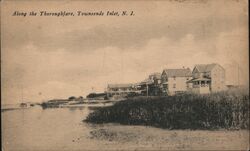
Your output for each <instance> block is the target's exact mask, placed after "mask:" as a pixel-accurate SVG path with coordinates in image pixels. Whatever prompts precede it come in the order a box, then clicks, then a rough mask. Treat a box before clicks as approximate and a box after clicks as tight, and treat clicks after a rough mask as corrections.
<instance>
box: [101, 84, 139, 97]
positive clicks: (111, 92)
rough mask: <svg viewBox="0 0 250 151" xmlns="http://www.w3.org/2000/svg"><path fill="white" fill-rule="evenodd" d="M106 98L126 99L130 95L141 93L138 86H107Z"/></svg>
mask: <svg viewBox="0 0 250 151" xmlns="http://www.w3.org/2000/svg"><path fill="white" fill-rule="evenodd" d="M106 93H107V97H113V96H120V97H126V96H128V95H130V94H135V93H141V91H140V90H138V84H108V87H107V91H106Z"/></svg>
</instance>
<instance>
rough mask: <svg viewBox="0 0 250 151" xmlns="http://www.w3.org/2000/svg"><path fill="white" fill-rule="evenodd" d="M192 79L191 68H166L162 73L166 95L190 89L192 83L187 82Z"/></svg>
mask: <svg viewBox="0 0 250 151" xmlns="http://www.w3.org/2000/svg"><path fill="white" fill-rule="evenodd" d="M190 79H192V73H191V70H190V69H189V68H182V69H165V70H163V72H162V75H161V82H162V92H163V94H165V95H174V94H177V93H183V92H186V91H188V90H189V89H190V88H191V87H192V85H191V83H187V81H189V80H190Z"/></svg>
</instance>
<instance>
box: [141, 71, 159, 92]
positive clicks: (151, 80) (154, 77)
mask: <svg viewBox="0 0 250 151" xmlns="http://www.w3.org/2000/svg"><path fill="white" fill-rule="evenodd" d="M160 84H161V73H152V74H150V75H149V76H148V78H147V79H145V80H143V81H142V82H140V83H139V90H141V94H142V95H145V96H146V95H148V96H156V95H160V94H161V90H160Z"/></svg>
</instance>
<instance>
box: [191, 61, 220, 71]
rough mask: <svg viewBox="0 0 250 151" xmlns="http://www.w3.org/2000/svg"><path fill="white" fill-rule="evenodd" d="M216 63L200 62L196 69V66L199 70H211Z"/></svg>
mask: <svg viewBox="0 0 250 151" xmlns="http://www.w3.org/2000/svg"><path fill="white" fill-rule="evenodd" d="M216 65H218V64H216V63H212V64H198V65H195V67H194V69H195V68H196V69H197V70H198V71H199V72H210V71H211V70H212V69H213V68H214V67H215V66H216Z"/></svg>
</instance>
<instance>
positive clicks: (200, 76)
mask: <svg viewBox="0 0 250 151" xmlns="http://www.w3.org/2000/svg"><path fill="white" fill-rule="evenodd" d="M192 75H193V76H192V77H193V78H192V79H191V80H190V81H188V83H192V85H193V88H192V91H193V92H195V93H200V94H205V93H210V92H219V91H223V90H225V89H226V86H225V69H224V68H223V67H222V66H220V65H219V64H215V63H213V64H200V65H196V66H195V67H194V69H193V72H192Z"/></svg>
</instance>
